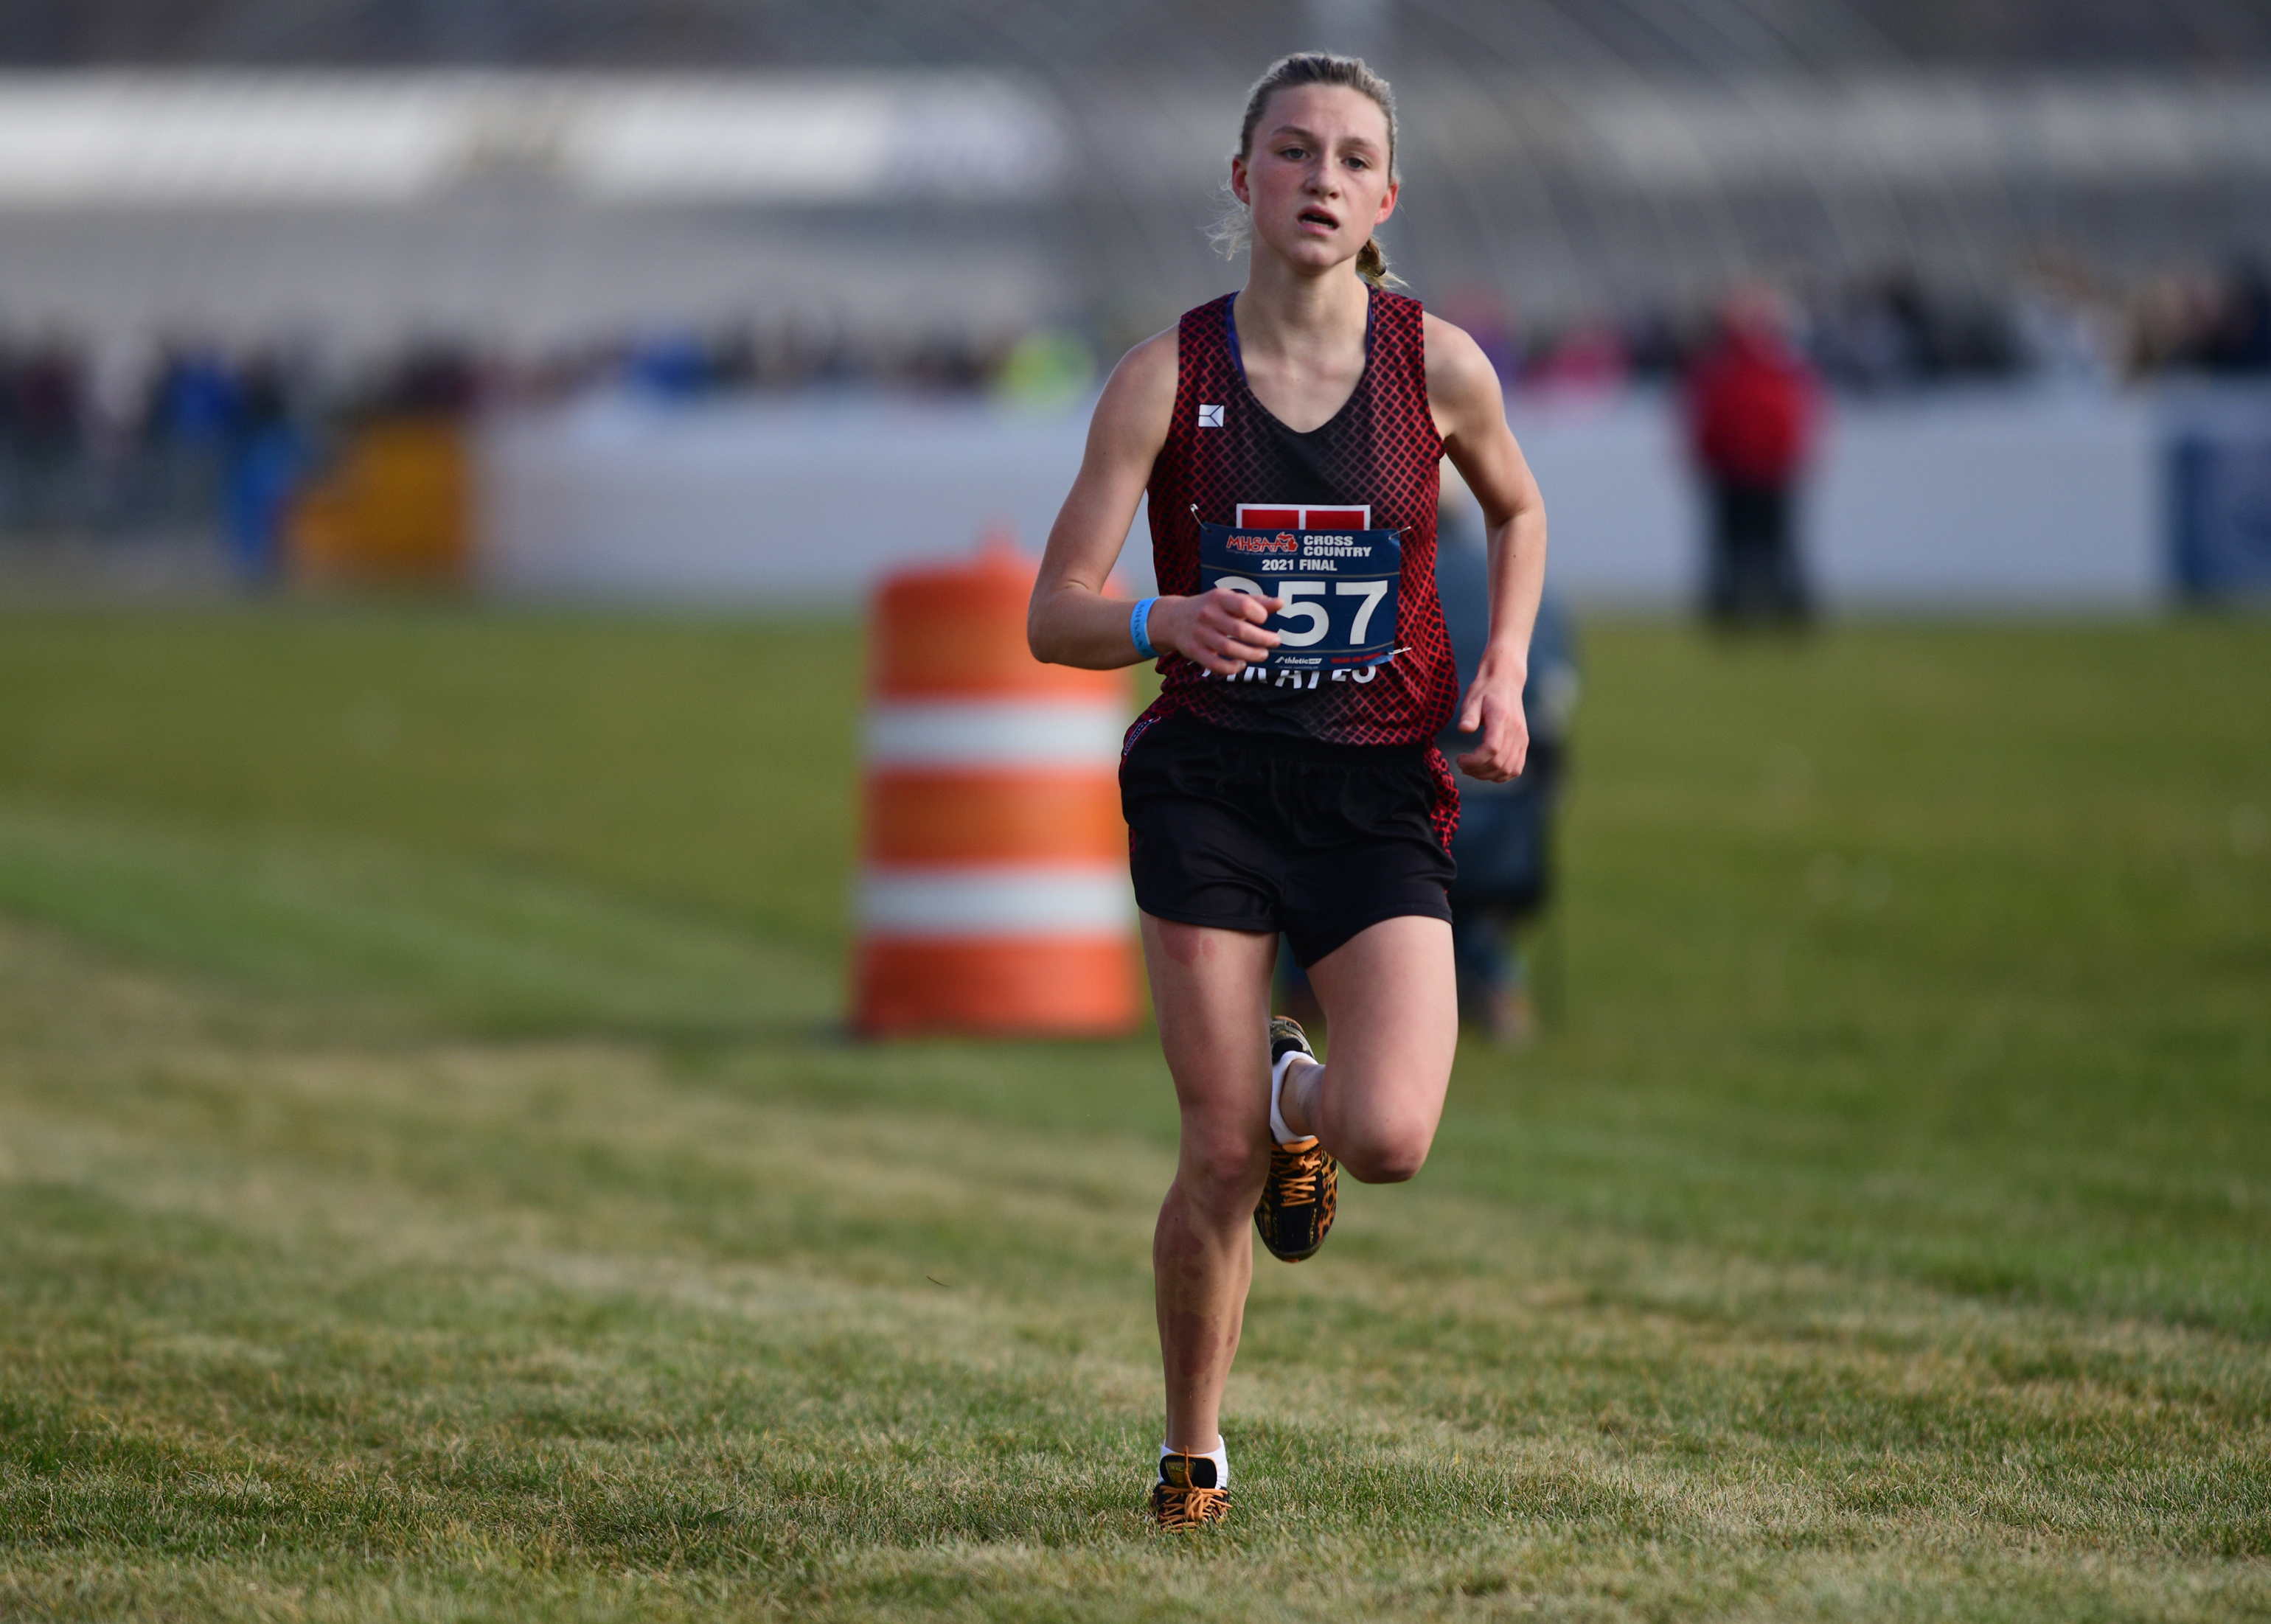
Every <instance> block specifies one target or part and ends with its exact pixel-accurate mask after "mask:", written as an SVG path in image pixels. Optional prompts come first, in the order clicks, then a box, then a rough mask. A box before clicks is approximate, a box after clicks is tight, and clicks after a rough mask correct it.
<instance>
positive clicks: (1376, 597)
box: [1199, 524, 1404, 671]
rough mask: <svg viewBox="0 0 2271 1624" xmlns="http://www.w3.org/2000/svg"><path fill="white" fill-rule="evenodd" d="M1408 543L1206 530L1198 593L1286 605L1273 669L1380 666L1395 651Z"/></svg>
mask: <svg viewBox="0 0 2271 1624" xmlns="http://www.w3.org/2000/svg"><path fill="white" fill-rule="evenodd" d="M1403 569H1404V538H1403V537H1402V535H1401V534H1400V533H1398V532H1397V531H1395V530H1264V529H1257V528H1251V527H1247V526H1242V525H1232V524H1202V525H1201V526H1199V590H1200V591H1202V592H1206V591H1211V590H1213V589H1214V588H1216V587H1228V588H1229V589H1230V590H1232V591H1233V592H1250V593H1252V594H1253V595H1254V596H1255V597H1275V598H1281V599H1283V600H1284V608H1282V609H1280V610H1279V611H1278V612H1277V613H1276V614H1274V615H1271V616H1270V619H1269V622H1268V625H1269V629H1270V630H1271V631H1273V632H1275V633H1277V640H1278V641H1277V648H1275V649H1271V650H1270V657H1269V658H1268V659H1267V660H1265V661H1263V662H1262V666H1263V669H1265V670H1269V671H1347V670H1359V669H1362V668H1365V667H1367V666H1373V665H1378V664H1381V663H1382V662H1383V661H1385V660H1386V659H1387V658H1388V656H1389V655H1391V654H1393V653H1395V652H1396V647H1397V644H1396V582H1397V581H1398V580H1399V579H1400V578H1401V576H1402V574H1403Z"/></svg>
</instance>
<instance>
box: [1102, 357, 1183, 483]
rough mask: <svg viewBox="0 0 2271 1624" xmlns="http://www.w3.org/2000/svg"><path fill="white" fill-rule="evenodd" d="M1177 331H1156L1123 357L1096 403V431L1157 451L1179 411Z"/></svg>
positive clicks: (1132, 447) (1129, 443)
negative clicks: (1176, 400) (1176, 393)
mask: <svg viewBox="0 0 2271 1624" xmlns="http://www.w3.org/2000/svg"><path fill="white" fill-rule="evenodd" d="M1176 382H1177V373H1176V336H1175V330H1174V329H1173V328H1172V327H1170V328H1169V329H1167V330H1166V331H1165V332H1161V333H1154V334H1152V335H1151V337H1149V338H1146V339H1144V340H1143V343H1141V344H1139V345H1136V347H1135V348H1134V349H1132V350H1130V351H1128V353H1127V354H1125V355H1123V356H1121V358H1120V364H1119V365H1118V366H1117V367H1113V369H1112V375H1111V376H1110V377H1109V378H1107V379H1106V380H1105V382H1104V393H1103V394H1102V396H1101V397H1098V400H1097V403H1096V417H1095V419H1094V428H1095V433H1097V434H1100V435H1104V436H1106V437H1109V438H1110V439H1112V440H1113V441H1120V442H1122V443H1126V444H1128V446H1129V447H1130V448H1131V449H1141V448H1143V447H1149V448H1150V451H1149V453H1148V454H1147V455H1156V454H1157V452H1158V449H1159V447H1160V446H1162V445H1164V444H1165V442H1166V438H1167V427H1168V424H1169V422H1170V421H1171V420H1172V419H1173V417H1174V412H1175V386H1176Z"/></svg>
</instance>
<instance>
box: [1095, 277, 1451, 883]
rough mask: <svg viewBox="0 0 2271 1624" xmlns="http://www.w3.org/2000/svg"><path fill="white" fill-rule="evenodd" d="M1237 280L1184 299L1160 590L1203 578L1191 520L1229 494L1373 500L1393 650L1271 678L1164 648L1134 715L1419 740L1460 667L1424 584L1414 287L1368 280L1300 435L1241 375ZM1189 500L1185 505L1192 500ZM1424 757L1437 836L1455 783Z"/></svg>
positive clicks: (1421, 411)
mask: <svg viewBox="0 0 2271 1624" xmlns="http://www.w3.org/2000/svg"><path fill="white" fill-rule="evenodd" d="M1236 298H1237V295H1236V294H1234V293H1232V294H1225V296H1224V297H1222V298H1220V299H1217V300H1213V301H1212V302H1211V303H1209V304H1203V305H1201V306H1200V307H1199V308H1197V309H1195V310H1192V311H1189V312H1188V313H1186V314H1185V315H1184V316H1183V319H1182V323H1181V325H1180V329H1179V330H1178V331H1177V336H1176V374H1177V376H1176V384H1175V413H1174V420H1173V423H1172V424H1170V426H1168V429H1167V441H1166V443H1165V445H1164V446H1162V447H1161V448H1160V450H1159V456H1158V461H1157V462H1155V463H1153V464H1152V465H1151V481H1150V486H1149V487H1148V493H1149V496H1150V520H1151V555H1152V560H1153V564H1154V567H1155V569H1156V570H1157V573H1158V582H1159V590H1160V591H1162V592H1166V593H1175V594H1182V595H1188V594H1192V593H1195V592H1196V591H1197V590H1198V589H1199V539H1200V538H1199V526H1200V524H1201V523H1210V524H1233V523H1238V522H1239V514H1238V508H1239V506H1240V504H1241V503H1246V504H1252V505H1260V504H1277V505H1284V506H1311V505H1329V504H1342V505H1348V506H1358V505H1361V506H1368V507H1369V508H1371V509H1372V516H1371V526H1372V528H1374V529H1379V530H1398V531H1400V532H1402V536H1403V547H1404V556H1403V564H1402V567H1401V570H1400V572H1399V575H1398V586H1397V594H1396V595H1397V598H1398V600H1399V608H1398V616H1397V627H1396V640H1397V641H1398V643H1399V644H1400V645H1401V646H1402V648H1403V649H1404V652H1402V653H1399V654H1398V655H1396V657H1395V658H1394V659H1392V660H1390V661H1389V663H1388V664H1385V665H1381V666H1380V667H1378V668H1376V669H1375V670H1374V671H1370V672H1369V673H1366V675H1368V677H1369V680H1367V681H1361V682H1359V681H1355V680H1342V681H1337V682H1321V683H1319V684H1318V685H1317V686H1314V687H1311V686H1307V685H1306V684H1303V683H1301V682H1299V681H1298V680H1295V679H1292V674H1291V673H1286V674H1285V676H1286V678H1287V679H1284V680H1273V679H1270V677H1269V676H1268V675H1267V674H1266V673H1261V672H1255V673H1250V674H1249V676H1248V677H1247V678H1246V679H1227V680H1225V679H1223V678H1219V677H1215V676H1212V675H1210V673H1209V672H1208V671H1206V669H1205V668H1204V667H1203V666H1202V665H1200V664H1198V663H1197V662H1196V661H1194V660H1190V659H1187V658H1185V657H1184V656H1180V655H1173V654H1171V655H1168V656H1165V657H1164V658H1163V659H1162V660H1161V661H1160V662H1159V671H1160V675H1161V677H1162V678H1163V679H1164V686H1162V688H1161V691H1160V694H1159V698H1158V701H1156V702H1155V703H1154V704H1153V705H1152V706H1151V708H1150V709H1149V710H1148V711H1146V712H1145V713H1144V714H1143V717H1142V718H1140V719H1139V720H1138V721H1137V723H1136V726H1135V727H1134V728H1132V729H1130V730H1129V731H1128V738H1129V741H1130V742H1131V744H1132V742H1133V741H1134V740H1135V739H1136V738H1140V737H1141V736H1142V734H1143V731H1144V730H1145V729H1146V728H1147V727H1148V726H1149V725H1150V723H1153V722H1156V721H1158V720H1160V719H1161V718H1163V717H1165V716H1174V715H1178V714H1180V715H1186V716H1192V717H1194V718H1195V719H1197V720H1199V721H1201V722H1204V723H1210V724H1211V725H1213V726H1215V727H1219V728H1227V729H1231V730H1236V731H1242V732H1260V733H1277V734H1287V735H1292V736H1294V737H1297V738H1307V739H1312V740H1315V741H1318V742H1320V743H1323V744H1331V745H1414V746H1418V745H1427V744H1428V743H1429V741H1431V740H1433V738H1434V737H1435V735H1436V734H1437V733H1439V732H1440V731H1441V730H1442V728H1443V727H1444V725H1445V723H1448V721H1449V720H1450V717H1451V714H1452V711H1453V709H1454V708H1456V705H1457V703H1458V675H1457V668H1456V665H1455V664H1454V663H1453V661H1452V657H1451V641H1450V638H1449V636H1448V634H1446V632H1445V631H1444V628H1443V611H1442V604H1441V602H1440V601H1439V600H1438V599H1437V597H1436V596H1435V505H1436V501H1437V499H1438V496H1439V494H1440V493H1441V462H1442V456H1443V441H1442V436H1441V435H1440V434H1437V433H1436V432H1435V419H1434V417H1433V413H1431V412H1429V411H1428V408H1427V358H1426V341H1425V337H1424V331H1423V329H1422V327H1421V312H1420V306H1419V301H1418V300H1416V299H1405V298H1403V297H1400V296H1399V295H1397V294H1395V293H1387V292H1385V291H1382V290H1381V289H1377V288H1375V289H1373V290H1371V314H1370V320H1369V322H1368V323H1367V330H1366V335H1365V351H1366V354H1365V367H1364V373H1363V375H1362V376H1361V377H1359V379H1358V381H1357V385H1356V389H1355V390H1354V392H1353V393H1351V395H1350V396H1349V398H1348V400H1347V402H1346V404H1344V405H1343V406H1342V407H1341V409H1340V410H1339V412H1336V413H1335V414H1334V415H1333V417H1332V419H1330V420H1329V422H1327V423H1325V424H1323V425H1322V426H1319V427H1317V428H1314V429H1312V430H1310V431H1308V432H1307V433H1306V434H1303V433H1299V432H1297V431H1296V430H1293V429H1292V428H1289V427H1287V426H1285V425H1284V423H1281V422H1280V421H1278V420H1277V418H1276V417H1275V416H1273V415H1272V414H1271V413H1270V410H1269V409H1268V408H1267V407H1265V406H1264V405H1262V403H1261V401H1259V400H1258V399H1256V398H1255V394H1254V391H1253V390H1252V389H1249V388H1248V387H1247V382H1246V370H1245V367H1244V366H1243V365H1242V364H1241V362H1240V357H1239V352H1238V331H1237V328H1236V326H1235V324H1234V321H1235V317H1234V310H1233V302H1232V301H1233V300H1235V299H1236ZM1194 509H1195V511H1194ZM1429 754H1430V755H1431V757H1433V764H1434V765H1435V767H1436V769H1437V772H1438V775H1439V776H1440V779H1441V785H1442V790H1443V795H1442V797H1441V799H1442V800H1443V801H1444V802H1445V803H1447V804H1446V805H1444V807H1443V809H1442V811H1441V812H1439V813H1438V817H1437V822H1438V824H1439V826H1441V834H1442V835H1443V838H1444V839H1445V840H1446V841H1448V839H1449V836H1450V831H1451V827H1454V826H1456V819H1457V816H1458V813H1457V805H1458V791H1457V789H1456V785H1455V782H1454V781H1453V780H1452V778H1451V776H1450V772H1449V769H1448V767H1447V766H1445V765H1443V763H1442V760H1441V756H1440V755H1435V754H1434V753H1433V751H1432V749H1431V750H1430V751H1429Z"/></svg>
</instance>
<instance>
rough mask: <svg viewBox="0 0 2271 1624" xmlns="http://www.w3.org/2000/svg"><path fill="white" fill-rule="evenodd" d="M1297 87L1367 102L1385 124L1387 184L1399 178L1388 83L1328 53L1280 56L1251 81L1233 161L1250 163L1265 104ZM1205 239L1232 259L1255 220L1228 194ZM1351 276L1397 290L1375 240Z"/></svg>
mask: <svg viewBox="0 0 2271 1624" xmlns="http://www.w3.org/2000/svg"><path fill="white" fill-rule="evenodd" d="M1296 85H1339V86H1340V87H1341V88H1342V89H1343V90H1352V91H1355V92H1356V93H1358V94H1359V95H1361V96H1368V97H1370V98H1371V99H1372V103H1373V105H1374V107H1377V108H1379V109H1380V111H1381V116H1382V117H1384V118H1386V119H1387V121H1388V178H1389V180H1390V181H1391V182H1392V181H1396V180H1398V179H1400V178H1401V177H1400V176H1398V175H1397V174H1396V93H1395V92H1394V91H1393V90H1390V89H1389V85H1388V81H1387V80H1386V79H1384V78H1381V77H1380V75H1378V74H1377V73H1374V71H1373V70H1371V69H1370V68H1369V67H1366V65H1365V62H1364V59H1363V58H1362V57H1360V56H1334V55H1333V54H1332V53H1331V52H1329V51H1296V52H1294V53H1293V55H1292V56H1280V57H1279V58H1278V59H1277V61H1276V62H1273V63H1270V66H1269V67H1268V68H1266V69H1265V70H1263V71H1262V77H1261V78H1258V79H1256V80H1255V81H1254V88H1253V89H1251V90H1249V91H1247V93H1246V116H1245V118H1244V119H1243V120H1242V121H1241V122H1240V124H1239V127H1238V151H1237V152H1236V153H1235V154H1233V156H1235V157H1238V158H1241V159H1250V158H1251V157H1252V156H1253V152H1254V127H1255V125H1256V124H1258V123H1260V122H1262V113H1263V111H1264V110H1265V109H1267V108H1268V107H1269V105H1270V97H1272V96H1274V95H1276V94H1277V93H1278V92H1279V91H1281V90H1292V88H1294V87H1295V86H1296ZM1207 237H1208V239H1209V240H1210V241H1212V242H1213V244H1214V245H1215V247H1216V248H1218V249H1220V250H1221V252H1222V255H1223V257H1224V258H1225V259H1228V258H1231V257H1232V256H1235V255H1237V254H1238V252H1239V251H1240V249H1242V248H1246V247H1247V246H1248V245H1249V244H1251V243H1252V241H1253V240H1254V214H1253V211H1251V210H1249V209H1248V208H1247V206H1246V205H1245V204H1242V203H1240V202H1239V201H1238V198H1237V197H1236V195H1235V194H1232V197H1231V200H1230V204H1229V206H1228V207H1227V208H1225V210H1224V211H1223V214H1222V218H1221V219H1218V220H1217V221H1216V222H1215V223H1214V226H1213V227H1212V228H1211V229H1210V230H1209V231H1208V233H1207ZM1356 273H1357V275H1359V276H1360V277H1362V278H1364V279H1365V280H1366V281H1367V282H1369V283H1371V284H1372V285H1374V287H1386V286H1388V285H1389V284H1391V283H1394V284H1396V285H1399V286H1400V285H1402V278H1399V277H1397V276H1396V274H1395V273H1394V272H1393V271H1389V268H1388V256H1387V255H1386V254H1384V253H1382V252H1381V247H1380V239H1379V238H1377V237H1366V239H1365V240H1364V246H1363V247H1362V248H1359V249H1358V250H1357V255H1356Z"/></svg>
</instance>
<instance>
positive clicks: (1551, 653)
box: [1435, 504, 1579, 1042]
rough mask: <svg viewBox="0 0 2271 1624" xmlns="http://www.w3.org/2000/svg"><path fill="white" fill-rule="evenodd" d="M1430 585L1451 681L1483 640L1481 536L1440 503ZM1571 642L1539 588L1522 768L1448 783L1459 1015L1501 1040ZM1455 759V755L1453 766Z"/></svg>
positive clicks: (1549, 862) (1515, 985)
mask: <svg viewBox="0 0 2271 1624" xmlns="http://www.w3.org/2000/svg"><path fill="white" fill-rule="evenodd" d="M1436 535H1437V543H1436V550H1435V583H1436V589H1437V590H1438V592H1439V593H1440V594H1441V597H1442V600H1443V619H1444V623H1445V625H1446V627H1448V630H1449V632H1450V634H1451V651H1452V655H1453V657H1454V658H1456V660H1457V662H1458V666H1459V680H1460V681H1461V682H1462V683H1465V682H1468V681H1471V676H1470V673H1471V671H1473V670H1474V668H1475V666H1476V665H1477V664H1478V663H1479V662H1480V661H1481V659H1482V653H1483V646H1484V644H1485V641H1487V640H1488V638H1489V636H1490V599H1489V594H1488V591H1487V586H1486V581H1485V553H1484V551H1483V542H1482V537H1481V536H1480V535H1479V534H1478V532H1477V530H1476V527H1475V526H1474V525H1473V524H1472V523H1471V515H1463V514H1461V513H1459V512H1458V510H1456V509H1455V508H1453V507H1452V506H1451V505H1449V504H1446V505H1445V507H1444V509H1443V513H1442V517H1441V521H1440V523H1439V524H1438V526H1437V530H1436ZM1578 687H1579V683H1578V672H1577V641H1576V632H1575V627H1573V626H1572V625H1571V624H1570V620H1569V617H1568V615H1567V612H1565V611H1564V610H1563V609H1562V607H1561V605H1560V603H1559V602H1558V601H1557V600H1556V598H1555V597H1554V595H1553V593H1552V590H1550V589H1549V590H1548V591H1547V592H1546V594H1545V597H1544V599H1543V600H1542V601H1541V602H1540V604H1539V606H1538V623H1537V626H1536V627H1535V629H1534V630H1533V631H1532V632H1531V634H1530V672H1529V678H1528V680H1527V681H1526V682H1525V684H1524V685H1523V693H1522V706H1523V711H1524V712H1525V713H1526V714H1527V715H1528V716H1529V717H1530V759H1529V761H1528V762H1527V764H1525V765H1524V767H1523V770H1522V775H1521V776H1520V777H1518V778H1511V779H1508V781H1507V782H1504V783H1485V782H1482V781H1481V780H1478V779H1466V778H1462V779H1461V780H1460V781H1459V832H1458V834H1457V835H1456V837H1455V838H1454V839H1453V841H1452V842H1451V856H1452V857H1453V859H1454V860H1455V861H1456V863H1457V864H1458V865H1459V875H1458V878H1457V879H1456V880H1454V881H1453V882H1452V884H1451V949H1452V954H1453V957H1454V960H1455V961H1456V965H1457V968H1458V979H1459V1013H1460V1017H1461V1018H1462V1019H1463V1020H1465V1021H1466V1022H1468V1023H1469V1024H1471V1025H1472V1026H1476V1027H1480V1028H1482V1029H1483V1030H1484V1031H1485V1032H1487V1033H1489V1034H1491V1035H1492V1036H1493V1037H1494V1038H1496V1039H1498V1040H1500V1042H1521V1041H1523V1039H1525V1038H1527V1037H1528V1036H1529V1035H1530V1031H1531V1028H1532V1023H1533V1020H1534V1017H1533V1012H1532V1008H1531V1003H1530V991H1529V985H1528V977H1527V975H1526V974H1525V972H1524V970H1523V964H1522V960H1521V957H1520V954H1519V952H1518V951H1517V949H1516V948H1515V945H1514V941H1513V935H1514V931H1515V928H1516V927H1517V926H1519V925H1520V924H1522V923H1523V922H1524V921H1526V920H1528V919H1530V918H1532V917H1534V916H1536V915H1537V914H1538V912H1539V911H1540V910H1541V909H1542V908H1544V907H1545V903H1546V902H1547V901H1548V900H1549V899H1550V897H1551V896H1552V889H1553V850H1554V825H1555V821H1556V818H1557V816H1558V814H1559V812H1560V805H1561V792H1562V787H1563V783H1564V782H1565V780H1566V778H1567V771H1568V739H1569V722H1570V717H1571V716H1572V714H1573V713H1574V712H1575V709H1576V705H1577V693H1578ZM1456 727H1457V724H1456V721H1455V722H1454V723H1453V725H1452V726H1451V727H1448V728H1446V729H1445V730H1443V733H1442V736H1441V738H1440V739H1438V740H1437V744H1438V746H1439V747H1440V748H1441V750H1442V751H1443V752H1444V753H1446V754H1447V755H1450V754H1453V753H1455V752H1459V751H1466V750H1471V749H1473V748H1474V742H1473V739H1472V738H1471V736H1468V735H1464V734H1462V733H1460V732H1458V731H1457V730H1456ZM1454 759H1456V756H1454Z"/></svg>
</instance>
